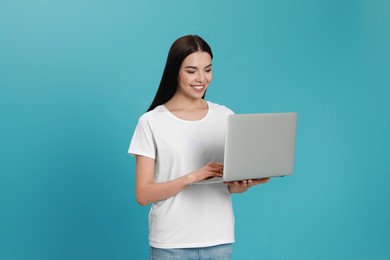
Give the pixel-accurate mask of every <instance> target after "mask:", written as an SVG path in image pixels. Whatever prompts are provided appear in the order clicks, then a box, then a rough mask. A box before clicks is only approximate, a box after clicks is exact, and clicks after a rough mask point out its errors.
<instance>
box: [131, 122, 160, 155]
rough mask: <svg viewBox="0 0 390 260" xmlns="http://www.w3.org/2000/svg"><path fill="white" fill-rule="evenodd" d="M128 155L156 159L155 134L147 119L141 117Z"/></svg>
mask: <svg viewBox="0 0 390 260" xmlns="http://www.w3.org/2000/svg"><path fill="white" fill-rule="evenodd" d="M128 153H129V154H130V155H133V156H134V155H142V156H146V157H150V158H152V159H156V145H155V142H154V138H153V132H152V130H151V128H150V125H149V122H148V120H147V119H146V118H145V117H141V118H140V119H139V120H138V124H137V127H136V128H135V131H134V134H133V137H132V139H131V142H130V147H129V150H128Z"/></svg>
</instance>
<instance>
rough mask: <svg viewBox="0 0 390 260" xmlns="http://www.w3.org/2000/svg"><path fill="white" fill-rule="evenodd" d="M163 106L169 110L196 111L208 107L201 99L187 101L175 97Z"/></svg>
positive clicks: (187, 99) (186, 99)
mask: <svg viewBox="0 0 390 260" xmlns="http://www.w3.org/2000/svg"><path fill="white" fill-rule="evenodd" d="M164 105H165V107H167V108H168V109H170V110H196V109H205V108H207V107H208V105H207V102H206V101H205V100H204V99H203V98H198V99H189V98H184V97H180V96H177V95H176V96H173V97H172V98H171V99H170V100H169V101H168V102H167V103H165V104H164Z"/></svg>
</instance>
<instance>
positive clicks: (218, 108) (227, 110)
mask: <svg viewBox="0 0 390 260" xmlns="http://www.w3.org/2000/svg"><path fill="white" fill-rule="evenodd" d="M207 104H208V105H209V108H210V109H212V110H214V111H216V112H220V113H226V114H234V112H233V110H231V109H230V108H228V107H227V106H224V105H220V104H218V103H214V102H211V101H207Z"/></svg>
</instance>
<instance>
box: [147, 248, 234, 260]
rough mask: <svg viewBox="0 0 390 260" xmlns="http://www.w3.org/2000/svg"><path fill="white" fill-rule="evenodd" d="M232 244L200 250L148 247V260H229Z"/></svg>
mask: <svg viewBox="0 0 390 260" xmlns="http://www.w3.org/2000/svg"><path fill="white" fill-rule="evenodd" d="M231 259H232V244H223V245H217V246H210V247H200V248H172V249H165V248H155V247H150V260H231Z"/></svg>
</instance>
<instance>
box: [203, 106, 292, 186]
mask: <svg viewBox="0 0 390 260" xmlns="http://www.w3.org/2000/svg"><path fill="white" fill-rule="evenodd" d="M296 125H297V113H295V112H291V113H269V114H235V115H229V117H228V122H227V131H226V137H225V138H226V139H225V154H224V171H223V177H222V178H212V179H208V180H204V181H201V182H198V183H196V184H207V183H216V182H226V181H236V180H246V179H261V178H268V177H280V176H286V175H291V174H292V173H293V169H294V152H295V140H296Z"/></svg>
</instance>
